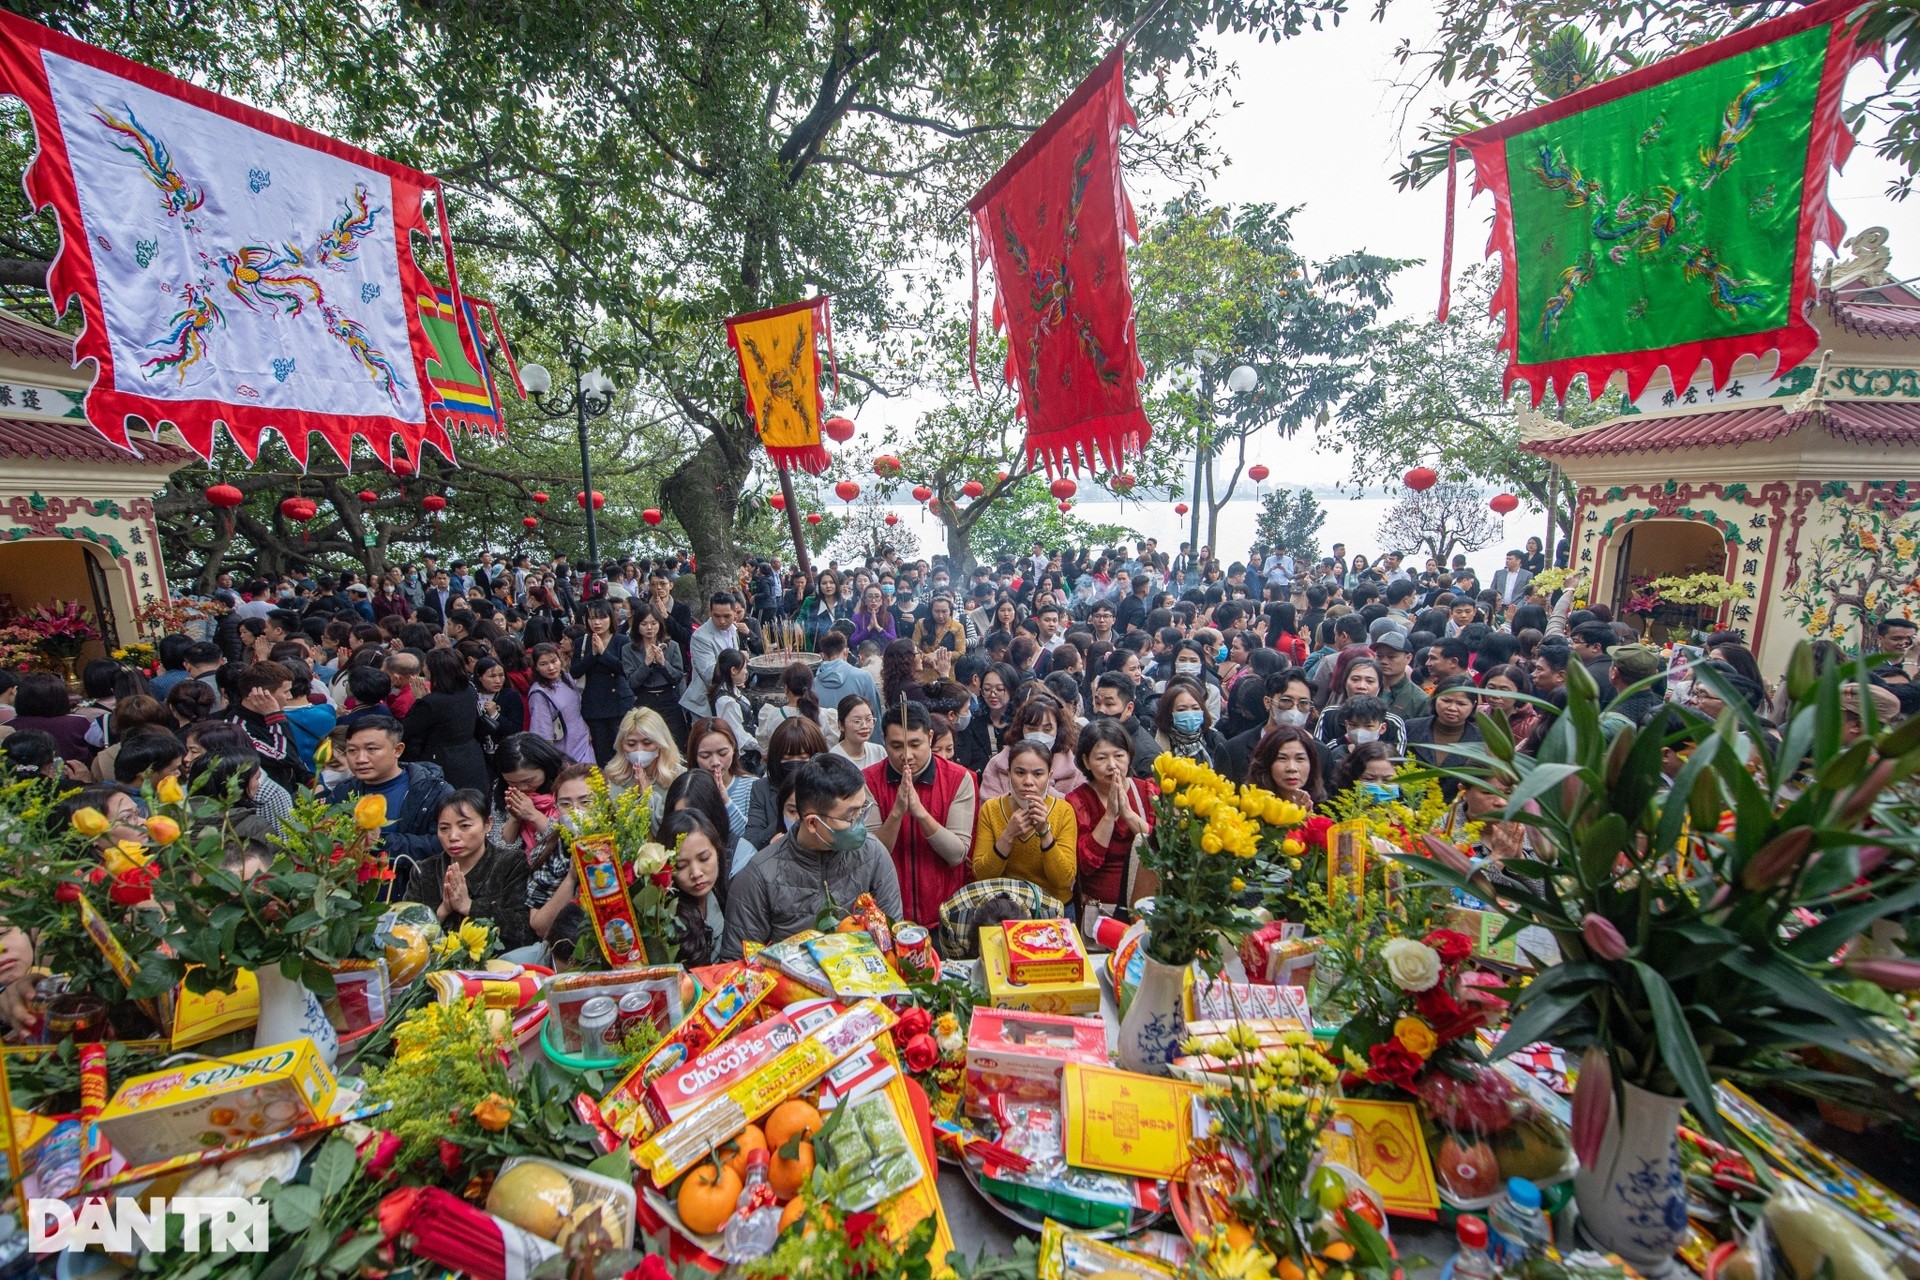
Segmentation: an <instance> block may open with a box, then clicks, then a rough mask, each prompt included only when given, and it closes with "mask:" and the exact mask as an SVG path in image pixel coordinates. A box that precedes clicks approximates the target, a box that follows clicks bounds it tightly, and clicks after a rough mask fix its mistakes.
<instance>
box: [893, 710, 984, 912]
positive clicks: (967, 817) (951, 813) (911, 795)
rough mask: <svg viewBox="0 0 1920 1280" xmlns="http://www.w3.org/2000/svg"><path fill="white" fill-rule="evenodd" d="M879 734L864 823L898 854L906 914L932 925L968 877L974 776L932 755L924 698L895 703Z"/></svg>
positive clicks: (895, 858) (896, 863) (896, 865)
mask: <svg viewBox="0 0 1920 1280" xmlns="http://www.w3.org/2000/svg"><path fill="white" fill-rule="evenodd" d="M880 733H881V741H882V742H883V743H884V744H885V747H886V752H887V758H886V759H885V760H882V761H881V762H880V763H878V764H875V765H870V766H869V767H868V768H867V769H866V771H865V777H866V782H867V791H868V792H869V793H870V794H871V795H872V796H873V806H872V807H871V808H870V809H868V810H867V829H868V830H870V831H872V832H873V834H874V836H875V837H876V838H878V839H879V841H880V843H881V844H883V845H885V846H886V847H887V849H888V851H889V852H890V853H892V855H893V870H894V875H895V877H896V878H897V879H898V880H899V882H900V896H901V899H902V901H903V905H904V910H905V911H906V918H907V919H909V920H912V921H913V922H914V923H916V924H923V925H926V926H927V927H928V928H932V927H933V926H935V925H937V924H939V923H940V904H941V903H943V902H945V901H946V900H947V899H948V898H950V897H952V896H953V894H954V893H955V892H956V891H957V890H958V889H959V888H960V886H961V885H964V884H965V883H966V882H967V853H968V850H969V847H970V843H971V839H972V836H973V815H974V808H975V805H976V803H977V799H976V792H975V788H974V782H973V775H972V774H971V773H968V772H967V771H966V770H965V769H963V768H962V767H960V766H959V765H957V764H955V763H953V762H952V761H951V760H943V759H941V758H940V757H938V756H936V755H935V754H934V752H933V725H932V721H931V717H930V716H929V714H928V712H927V709H926V707H925V706H923V705H921V704H920V703H917V702H898V703H895V704H894V705H893V706H892V707H890V708H889V709H888V711H887V714H886V718H885V719H884V720H883V721H882V723H881V726H880Z"/></svg>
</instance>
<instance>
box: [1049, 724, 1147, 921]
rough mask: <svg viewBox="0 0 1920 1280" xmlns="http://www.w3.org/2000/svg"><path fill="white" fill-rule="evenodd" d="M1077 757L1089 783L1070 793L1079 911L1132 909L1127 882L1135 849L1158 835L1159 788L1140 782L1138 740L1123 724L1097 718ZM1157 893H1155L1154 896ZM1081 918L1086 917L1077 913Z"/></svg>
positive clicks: (1086, 732) (1083, 734) (1083, 737)
mask: <svg viewBox="0 0 1920 1280" xmlns="http://www.w3.org/2000/svg"><path fill="white" fill-rule="evenodd" d="M1074 754H1075V756H1076V758H1077V760H1078V762H1079V765H1080V772H1081V773H1084V774H1085V775H1086V776H1087V780H1086V781H1085V782H1083V783H1081V784H1080V785H1079V786H1077V787H1075V788H1074V789H1073V790H1072V791H1070V792H1068V793H1067V805H1068V807H1069V808H1071V809H1072V810H1073V818H1074V824H1075V845H1076V849H1075V854H1076V856H1077V857H1078V859H1079V863H1080V886H1079V895H1078V896H1079V902H1078V903H1077V904H1076V905H1077V906H1078V907H1081V908H1084V907H1085V906H1086V904H1088V903H1098V904H1099V905H1101V906H1102V907H1106V908H1112V907H1115V906H1120V905H1131V903H1132V901H1133V899H1134V898H1135V897H1136V896H1138V894H1137V893H1136V892H1130V891H1129V890H1130V889H1132V888H1134V886H1129V885H1128V883H1127V881H1128V879H1129V878H1130V877H1129V874H1128V873H1129V869H1130V867H1131V865H1132V859H1133V849H1134V845H1135V844H1136V843H1138V841H1139V840H1140V839H1141V838H1142V837H1144V836H1145V835H1146V834H1147V833H1148V832H1149V831H1152V830H1153V801H1152V799H1151V798H1150V797H1151V796H1152V794H1153V793H1152V791H1151V788H1152V786H1153V783H1151V782H1150V781H1148V780H1147V779H1145V778H1135V777H1132V776H1131V774H1132V772H1133V737H1132V735H1131V734H1129V733H1128V732H1127V731H1126V730H1125V729H1124V728H1122V727H1121V725H1120V722H1119V721H1118V720H1113V719H1109V718H1106V717H1096V718H1095V719H1093V720H1090V721H1088V722H1087V727H1086V728H1084V729H1082V730H1081V731H1080V740H1079V742H1078V743H1077V744H1076V745H1075V748H1074ZM1148 892H1151V890H1148ZM1074 914H1075V916H1076V918H1077V917H1078V916H1079V914H1080V912H1079V911H1078V910H1076V911H1075V913H1074Z"/></svg>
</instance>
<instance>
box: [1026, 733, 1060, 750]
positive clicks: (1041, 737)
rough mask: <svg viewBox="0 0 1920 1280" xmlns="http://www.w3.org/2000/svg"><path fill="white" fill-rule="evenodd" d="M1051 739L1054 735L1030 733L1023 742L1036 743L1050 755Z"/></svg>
mask: <svg viewBox="0 0 1920 1280" xmlns="http://www.w3.org/2000/svg"><path fill="white" fill-rule="evenodd" d="M1053 738H1054V735H1053V734H1051V733H1030V734H1028V735H1027V736H1026V737H1025V738H1024V739H1023V741H1026V742H1032V743H1036V744H1038V745H1039V746H1042V747H1045V748H1046V749H1047V751H1048V753H1049V754H1051V753H1052V751H1053Z"/></svg>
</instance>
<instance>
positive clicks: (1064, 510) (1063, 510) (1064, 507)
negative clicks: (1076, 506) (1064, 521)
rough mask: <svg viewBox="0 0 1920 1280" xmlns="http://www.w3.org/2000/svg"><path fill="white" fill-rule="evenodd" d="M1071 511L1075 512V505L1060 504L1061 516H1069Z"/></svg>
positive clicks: (1068, 503)
mask: <svg viewBox="0 0 1920 1280" xmlns="http://www.w3.org/2000/svg"><path fill="white" fill-rule="evenodd" d="M1071 510H1073V504H1072V503H1071V502H1062V503H1061V504H1060V514H1061V515H1065V514H1067V512H1069V511H1071Z"/></svg>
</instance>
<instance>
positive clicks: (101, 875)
mask: <svg viewBox="0 0 1920 1280" xmlns="http://www.w3.org/2000/svg"><path fill="white" fill-rule="evenodd" d="M106 882H107V869H106V868H105V867H95V868H94V869H93V870H91V871H89V872H87V883H88V884H94V885H100V884H105V883H106Z"/></svg>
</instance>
